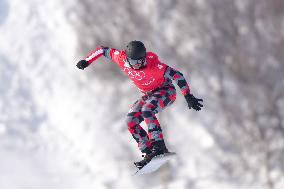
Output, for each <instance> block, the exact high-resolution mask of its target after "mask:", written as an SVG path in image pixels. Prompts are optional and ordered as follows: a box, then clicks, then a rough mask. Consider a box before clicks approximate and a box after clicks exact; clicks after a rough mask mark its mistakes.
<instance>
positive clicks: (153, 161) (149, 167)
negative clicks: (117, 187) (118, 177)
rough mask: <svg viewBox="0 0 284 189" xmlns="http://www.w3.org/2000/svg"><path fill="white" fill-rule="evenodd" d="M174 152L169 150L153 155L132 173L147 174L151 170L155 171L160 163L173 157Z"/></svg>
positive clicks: (162, 163)
mask: <svg viewBox="0 0 284 189" xmlns="http://www.w3.org/2000/svg"><path fill="white" fill-rule="evenodd" d="M175 155H176V153H175V152H169V153H165V154H162V155H158V156H155V157H153V158H152V159H151V161H150V162H149V163H147V164H146V165H145V166H144V167H142V168H141V169H138V170H137V171H136V172H135V173H134V175H142V174H149V173H152V172H155V171H157V170H158V169H159V168H160V167H161V166H162V165H164V164H165V163H166V162H168V161H169V160H171V159H172V158H173V157H175Z"/></svg>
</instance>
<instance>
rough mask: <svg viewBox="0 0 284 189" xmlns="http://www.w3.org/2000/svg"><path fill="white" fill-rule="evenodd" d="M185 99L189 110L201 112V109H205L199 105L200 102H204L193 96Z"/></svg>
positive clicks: (187, 96)
mask: <svg viewBox="0 0 284 189" xmlns="http://www.w3.org/2000/svg"><path fill="white" fill-rule="evenodd" d="M185 99H186V102H187V104H188V107H189V109H191V108H193V109H194V110H196V111H199V110H201V107H203V105H202V104H200V103H199V101H200V102H203V100H202V99H198V98H195V97H194V96H193V95H192V94H187V95H185Z"/></svg>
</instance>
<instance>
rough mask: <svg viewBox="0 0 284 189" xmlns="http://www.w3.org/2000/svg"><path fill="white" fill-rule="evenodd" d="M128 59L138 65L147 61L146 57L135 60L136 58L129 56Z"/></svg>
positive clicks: (130, 62)
mask: <svg viewBox="0 0 284 189" xmlns="http://www.w3.org/2000/svg"><path fill="white" fill-rule="evenodd" d="M126 60H127V62H128V63H129V64H130V65H132V66H134V65H137V64H144V63H145V57H143V58H140V59H137V60H134V59H131V58H128V57H127V58H126Z"/></svg>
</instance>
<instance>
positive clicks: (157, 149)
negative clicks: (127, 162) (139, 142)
mask: <svg viewBox="0 0 284 189" xmlns="http://www.w3.org/2000/svg"><path fill="white" fill-rule="evenodd" d="M168 152H169V151H168V149H167V147H166V145H165V142H164V140H160V141H155V142H153V148H152V150H151V151H147V152H146V154H145V155H144V156H143V155H142V157H144V159H143V160H141V161H138V162H135V163H134V165H135V166H136V167H137V168H138V169H142V168H143V167H144V166H145V165H146V164H147V163H149V162H150V161H151V159H152V158H153V157H155V156H158V155H162V154H165V153H168Z"/></svg>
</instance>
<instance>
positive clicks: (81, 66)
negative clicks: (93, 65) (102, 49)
mask: <svg viewBox="0 0 284 189" xmlns="http://www.w3.org/2000/svg"><path fill="white" fill-rule="evenodd" d="M76 66H77V67H78V68H79V69H81V70H83V69H85V68H86V67H88V66H89V64H88V62H87V61H86V60H80V61H79V62H78V63H77V65H76Z"/></svg>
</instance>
